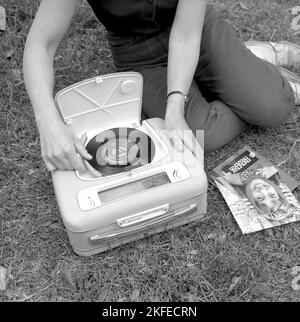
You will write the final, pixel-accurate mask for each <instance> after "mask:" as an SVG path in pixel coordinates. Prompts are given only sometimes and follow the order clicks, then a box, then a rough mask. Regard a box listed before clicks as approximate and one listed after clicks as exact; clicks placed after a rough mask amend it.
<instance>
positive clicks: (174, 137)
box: [170, 130, 184, 152]
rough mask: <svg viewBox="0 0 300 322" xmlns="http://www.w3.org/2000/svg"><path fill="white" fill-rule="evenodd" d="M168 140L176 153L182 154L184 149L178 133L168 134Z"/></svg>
mask: <svg viewBox="0 0 300 322" xmlns="http://www.w3.org/2000/svg"><path fill="white" fill-rule="evenodd" d="M170 139H171V143H172V144H173V146H174V148H175V149H176V151H178V152H183V149H184V147H183V142H182V139H181V137H180V135H179V131H177V130H173V131H172V132H171V133H170Z"/></svg>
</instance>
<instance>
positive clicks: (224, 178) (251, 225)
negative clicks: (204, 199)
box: [211, 147, 300, 234]
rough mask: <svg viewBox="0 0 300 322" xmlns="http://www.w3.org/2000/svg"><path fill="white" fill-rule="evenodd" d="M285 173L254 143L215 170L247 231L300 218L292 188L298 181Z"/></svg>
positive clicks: (221, 186)
mask: <svg viewBox="0 0 300 322" xmlns="http://www.w3.org/2000/svg"><path fill="white" fill-rule="evenodd" d="M283 173H284V172H282V171H281V172H279V171H278V169H276V167H274V166H273V165H272V163H271V162H269V161H267V160H266V159H265V158H263V157H261V156H260V155H259V154H257V153H256V152H255V151H254V150H252V149H251V148H250V147H245V148H243V149H241V150H240V151H238V152H237V153H236V154H235V155H233V156H232V157H231V158H229V159H228V160H226V161H225V162H223V163H222V164H221V165H219V166H218V167H216V168H215V169H214V170H213V171H212V173H211V176H212V177H213V179H214V181H215V183H216V185H217V187H218V188H219V189H220V191H221V193H222V195H223V197H224V198H225V200H226V202H227V204H228V206H229V208H230V210H231V212H232V214H233V216H234V217H235V219H236V221H237V223H238V225H239V227H240V228H241V230H242V232H243V234H247V233H251V232H255V231H259V230H263V229H267V228H271V227H275V226H279V225H283V224H287V223H291V222H295V221H298V220H300V204H299V203H298V201H297V200H296V198H295V196H294V195H293V193H292V192H291V189H290V188H291V187H294V188H295V187H296V186H297V181H295V180H294V179H293V178H291V177H290V176H288V175H287V174H285V173H284V174H285V175H282V174H283ZM283 176H284V177H285V178H287V181H288V182H289V186H288V184H287V181H286V180H284V179H283Z"/></svg>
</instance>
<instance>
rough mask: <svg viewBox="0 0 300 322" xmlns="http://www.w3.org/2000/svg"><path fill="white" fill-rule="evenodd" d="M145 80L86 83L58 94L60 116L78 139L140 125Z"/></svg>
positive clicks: (134, 76) (119, 77)
mask: <svg viewBox="0 0 300 322" xmlns="http://www.w3.org/2000/svg"><path fill="white" fill-rule="evenodd" d="M142 92H143V78H142V75H141V74H139V73H135V72H128V73H113V74H107V75H103V76H98V77H94V78H90V79H87V80H84V81H82V82H79V83H76V84H74V85H71V86H69V87H67V88H65V89H63V90H61V91H60V92H58V93H57V95H56V97H55V102H56V104H57V107H58V109H59V111H60V114H61V116H62V118H63V120H64V121H65V123H66V124H68V125H69V126H70V127H71V128H72V130H73V132H74V133H75V134H76V135H77V136H81V135H82V134H83V133H86V132H94V131H99V132H100V131H102V130H103V131H104V130H106V129H109V128H114V127H121V126H130V125H131V124H139V123H140V119H141V109H142Z"/></svg>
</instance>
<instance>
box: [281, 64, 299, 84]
mask: <svg viewBox="0 0 300 322" xmlns="http://www.w3.org/2000/svg"><path fill="white" fill-rule="evenodd" d="M280 72H281V75H282V76H283V77H284V78H285V79H286V80H287V81H289V82H292V83H297V84H299V85H300V77H299V76H298V75H297V74H296V73H294V72H292V71H290V70H288V69H286V68H284V67H281V68H280Z"/></svg>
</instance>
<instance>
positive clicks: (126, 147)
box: [86, 127, 155, 176]
mask: <svg viewBox="0 0 300 322" xmlns="http://www.w3.org/2000/svg"><path fill="white" fill-rule="evenodd" d="M86 149H87V151H88V152H89V153H90V154H91V155H92V156H93V159H92V160H90V161H88V162H89V163H90V165H91V166H92V167H93V168H94V169H95V170H97V171H98V172H100V173H101V174H102V175H103V176H109V175H113V174H117V173H122V172H127V171H130V170H132V169H135V168H138V167H141V166H143V165H146V164H148V163H151V161H152V160H153V157H154V153H155V145H154V143H153V141H152V140H151V138H150V137H149V136H148V135H147V134H145V133H144V132H141V131H139V130H137V129H133V128H125V127H121V128H113V129H109V130H107V131H104V132H101V133H99V134H97V135H96V136H94V137H93V138H92V139H91V140H90V141H89V142H88V144H87V145H86Z"/></svg>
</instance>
